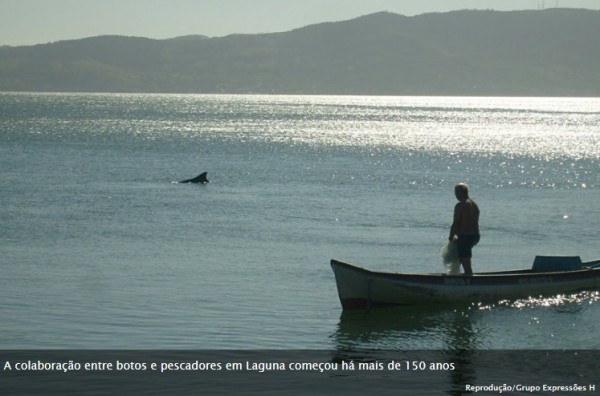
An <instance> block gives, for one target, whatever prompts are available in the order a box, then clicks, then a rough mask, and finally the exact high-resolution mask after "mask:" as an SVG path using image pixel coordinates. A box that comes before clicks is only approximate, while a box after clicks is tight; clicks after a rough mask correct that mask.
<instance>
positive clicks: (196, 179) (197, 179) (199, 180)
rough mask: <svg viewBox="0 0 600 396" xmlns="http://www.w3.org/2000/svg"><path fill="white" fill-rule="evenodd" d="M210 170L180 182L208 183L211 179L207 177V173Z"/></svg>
mask: <svg viewBox="0 0 600 396" xmlns="http://www.w3.org/2000/svg"><path fill="white" fill-rule="evenodd" d="M207 173H208V172H204V173H201V174H199V175H198V176H196V177H194V178H193V179H187V180H182V181H180V182H179V183H201V184H206V183H208V182H209V180H208V179H207V178H206V174H207Z"/></svg>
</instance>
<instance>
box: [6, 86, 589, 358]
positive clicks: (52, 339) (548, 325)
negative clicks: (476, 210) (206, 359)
mask: <svg viewBox="0 0 600 396" xmlns="http://www.w3.org/2000/svg"><path fill="white" fill-rule="evenodd" d="M0 170H1V171H0V301H1V304H0V317H1V321H0V349H167V348H172V349H252V350H258V349H319V350H356V349H361V348H364V349H385V350H409V349H448V348H450V349H452V348H457V349H473V350H481V349H484V350H485V349H522V348H529V349H543V348H550V349H565V348H566V349H570V348H575V349H600V340H599V338H598V335H597V324H598V322H599V321H600V303H599V302H598V299H599V296H598V294H597V293H595V292H587V293H580V294H576V295H567V296H557V297H553V298H545V299H538V298H532V299H530V300H520V301H516V302H515V301H510V302H508V301H504V302H498V303H495V304H489V303H488V304H478V303H475V304H472V305H468V306H461V307H455V308H452V309H448V308H443V309H439V308H435V307H418V308H399V309H392V310H381V311H377V310H374V311H371V312H369V313H368V314H365V313H342V310H341V307H340V303H339V300H338V296H337V291H336V286H335V280H334V277H333V273H332V270H331V268H330V266H329V260H330V259H331V258H337V259H341V260H344V261H348V262H350V263H355V264H358V265H361V266H365V267H367V268H370V269H374V270H382V271H397V272H434V273H435V272H438V273H439V272H443V271H444V270H445V267H444V266H443V265H442V261H441V257H440V248H441V247H442V245H443V244H444V242H445V241H446V239H447V236H448V231H449V226H450V223H451V221H452V211H453V207H454V204H455V202H456V201H455V198H454V195H453V187H454V185H455V184H456V183H457V182H466V183H468V184H469V185H470V188H471V195H472V197H473V198H474V199H475V200H476V201H477V202H478V204H479V206H480V208H481V224H480V226H481V232H482V238H481V242H480V243H479V245H478V246H477V247H476V248H475V249H474V258H473V263H474V264H473V265H474V270H475V271H476V272H477V271H489V270H509V269H518V268H527V267H530V266H531V264H532V262H533V259H534V256H535V255H538V254H556V255H579V256H581V258H582V259H583V260H592V259H596V258H600V247H599V246H598V224H599V220H600V205H599V201H598V197H599V196H600V195H599V190H600V172H599V171H600V100H599V99H594V98H588V99H584V98H474V97H473V98H468V97H464V98H458V97H373V96H356V97H351V96H342V97H328V96H253V95H245V96H228V95H122V94H118V95H117V94H42V93H40V94H37V93H31V94H29V93H26V94H17V93H3V94H0ZM204 171H207V172H208V178H209V180H210V183H208V184H206V185H194V184H180V183H177V181H179V180H183V179H188V178H191V177H194V176H196V175H198V174H199V173H201V172H204Z"/></svg>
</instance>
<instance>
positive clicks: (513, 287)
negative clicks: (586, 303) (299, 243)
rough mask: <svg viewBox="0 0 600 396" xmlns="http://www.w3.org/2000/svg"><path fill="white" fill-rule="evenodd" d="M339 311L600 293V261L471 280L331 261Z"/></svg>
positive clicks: (539, 264) (559, 263) (542, 259)
mask: <svg viewBox="0 0 600 396" xmlns="http://www.w3.org/2000/svg"><path fill="white" fill-rule="evenodd" d="M331 267H332V268H333V272H334V274H335V280H336V283H337V289H338V294H339V297H340V302H341V303H342V308H343V309H344V310H351V309H369V308H373V307H380V306H393V305H415V304H433V303H446V302H460V301H472V302H479V301H494V300H495V301H500V300H503V299H517V298H527V297H538V296H548V295H557V294H564V293H573V292H578V291H581V290H594V289H598V288H600V260H594V261H588V262H582V261H581V259H580V258H579V257H557V256H537V257H536V258H535V260H534V264H533V267H532V268H531V269H524V270H514V271H503V272H481V273H475V274H474V275H473V276H464V275H446V274H407V273H390V272H376V271H370V270H367V269H364V268H361V267H357V266H354V265H351V264H348V263H344V262H341V261H338V260H331Z"/></svg>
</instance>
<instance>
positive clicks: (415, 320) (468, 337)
mask: <svg viewBox="0 0 600 396" xmlns="http://www.w3.org/2000/svg"><path fill="white" fill-rule="evenodd" d="M477 317H478V313H477V307H474V306H472V305H463V304H461V305H450V306H448V305H444V306H407V307H393V308H383V309H375V310H371V311H343V312H342V313H341V316H340V320H339V323H338V326H337V330H336V332H335V333H334V335H333V337H334V339H335V343H336V345H337V348H338V349H339V350H353V349H393V350H398V349H403V350H423V349H435V350H476V349H480V347H481V345H480V342H479V340H478V338H477V330H476V326H475V327H474V322H475V323H476V321H477Z"/></svg>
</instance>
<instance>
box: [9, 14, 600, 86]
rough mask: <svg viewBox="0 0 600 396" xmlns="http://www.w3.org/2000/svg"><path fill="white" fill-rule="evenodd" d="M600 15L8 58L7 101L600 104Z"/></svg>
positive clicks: (495, 18)
mask: <svg viewBox="0 0 600 396" xmlns="http://www.w3.org/2000/svg"><path fill="white" fill-rule="evenodd" d="M599 38H600V11H591V10H574V9H548V10H542V11H514V12H496V11H457V12H450V13H434V14H424V15H420V16H415V17H405V16H401V15H397V14H391V13H378V14H372V15H367V16H364V17H360V18H357V19H353V20H349V21H344V22H336V23H323V24H318V25H311V26H307V27H304V28H301V29H296V30H292V31H289V32H284V33H272V34H258V35H231V36H227V37H219V38H208V37H205V36H188V37H179V38H175V39H169V40H151V39H146V38H137V37H122V36H101V37H93V38H87V39H81V40H72V41H60V42H56V43H50V44H43V45H35V46H24V47H1V48H0V90H2V91H75V92H173V93H176V92H177V93H179V92H181V93H289V94H381V95H388V94H390V95H515V96H521V95H524V96H532V95H533V96H600V40H599Z"/></svg>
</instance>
